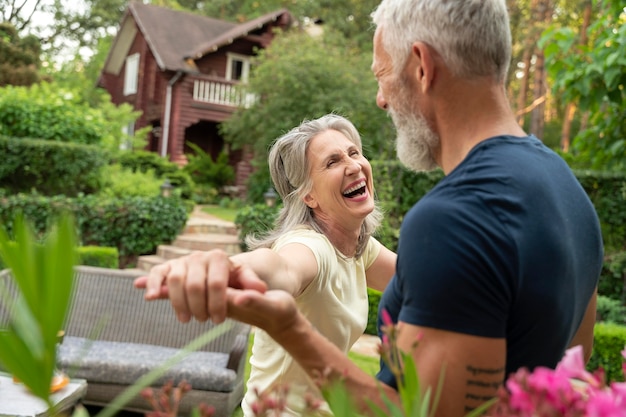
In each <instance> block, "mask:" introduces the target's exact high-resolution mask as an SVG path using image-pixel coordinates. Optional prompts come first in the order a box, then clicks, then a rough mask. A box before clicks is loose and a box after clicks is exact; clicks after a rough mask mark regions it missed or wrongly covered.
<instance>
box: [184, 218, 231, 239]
mask: <svg viewBox="0 0 626 417" xmlns="http://www.w3.org/2000/svg"><path fill="white" fill-rule="evenodd" d="M183 233H184V234H224V235H235V236H237V226H235V224H234V223H231V222H227V221H223V220H212V219H199V218H194V217H192V218H190V219H189V220H188V221H187V224H186V225H185V229H184V230H183Z"/></svg>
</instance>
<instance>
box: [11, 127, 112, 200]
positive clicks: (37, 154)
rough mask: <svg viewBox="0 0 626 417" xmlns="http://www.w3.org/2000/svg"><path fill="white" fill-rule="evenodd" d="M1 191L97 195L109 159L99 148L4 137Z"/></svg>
mask: <svg viewBox="0 0 626 417" xmlns="http://www.w3.org/2000/svg"><path fill="white" fill-rule="evenodd" d="M0 155H2V160H1V161H0V187H2V188H5V189H6V190H8V191H9V192H10V193H19V192H26V193H28V192H32V191H33V190H34V191H36V192H37V193H40V194H43V195H57V194H65V195H68V196H76V195H78V194H79V193H93V192H96V191H98V190H99V189H100V187H101V170H102V169H103V167H104V166H105V165H106V164H107V162H108V156H107V153H106V152H105V151H103V150H102V149H101V148H100V147H98V146H93V145H81V144H76V143H61V142H53V141H46V140H40V139H25V138H20V139H17V138H8V137H4V136H0Z"/></svg>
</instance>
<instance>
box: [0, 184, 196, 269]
mask: <svg viewBox="0 0 626 417" xmlns="http://www.w3.org/2000/svg"><path fill="white" fill-rule="evenodd" d="M63 210H67V211H70V212H71V213H73V215H74V218H75V221H76V224H77V230H78V233H79V238H80V242H81V244H82V245H84V246H89V245H93V246H108V247H115V248H117V250H118V251H119V255H120V262H119V265H120V267H125V266H127V265H129V264H131V263H132V262H133V261H134V260H135V259H136V257H137V256H139V255H145V254H151V253H154V252H155V250H156V248H157V246H158V245H159V244H162V243H168V242H171V241H172V240H174V239H175V238H176V236H178V234H179V233H180V232H181V231H182V230H183V228H184V226H185V223H186V221H187V207H186V205H185V203H184V201H182V200H180V199H178V198H163V197H160V196H157V197H153V198H145V197H128V198H123V199H113V198H107V199H102V198H98V197H97V196H93V195H89V196H81V197H78V198H67V197H62V196H57V197H51V198H46V197H38V196H32V195H16V196H10V197H4V198H0V224H3V225H4V227H5V228H6V229H7V231H8V232H9V233H11V232H12V225H13V219H14V218H15V215H16V214H17V213H18V212H22V213H23V214H24V217H25V218H26V219H28V220H29V221H30V222H31V223H32V224H33V227H34V229H35V231H36V232H38V233H43V231H45V230H47V229H48V225H49V224H51V221H52V220H53V219H54V218H55V217H56V216H57V215H58V214H59V213H60V212H61V211H63Z"/></svg>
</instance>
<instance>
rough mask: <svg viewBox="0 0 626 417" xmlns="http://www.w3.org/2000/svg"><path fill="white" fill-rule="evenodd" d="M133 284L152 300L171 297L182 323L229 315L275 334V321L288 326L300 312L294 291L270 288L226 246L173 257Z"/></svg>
mask: <svg viewBox="0 0 626 417" xmlns="http://www.w3.org/2000/svg"><path fill="white" fill-rule="evenodd" d="M134 285H135V287H136V288H139V289H145V294H144V297H145V299H146V300H148V301H150V300H157V299H167V298H169V300H170V303H171V304H172V307H173V309H174V311H175V313H176V316H177V318H178V320H179V321H181V322H183V323H186V322H188V321H190V320H191V318H192V317H193V318H195V319H196V320H198V321H206V320H208V319H211V321H213V322H214V323H221V322H223V321H224V320H225V318H226V317H227V316H228V317H231V318H233V319H235V320H239V321H242V322H245V323H248V324H251V325H253V326H257V327H260V328H263V329H264V330H266V331H268V332H269V333H271V332H272V326H275V327H276V326H278V325H279V324H280V327H282V328H284V327H285V325H288V322H289V321H290V319H291V320H293V319H294V316H296V312H297V308H296V305H295V301H294V299H293V297H292V296H291V295H290V294H288V293H286V292H284V291H281V290H271V291H268V289H267V284H266V283H265V282H264V281H262V280H261V279H260V278H259V277H258V276H257V274H255V272H254V271H253V270H252V269H251V268H250V267H248V266H247V265H244V264H239V263H237V262H236V261H233V259H231V258H230V257H229V256H228V254H227V253H226V252H224V251H222V250H211V251H208V252H192V253H191V254H189V255H186V256H183V257H181V258H177V259H172V260H169V261H167V262H165V263H163V264H160V265H157V266H155V267H153V268H152V269H151V270H150V272H149V274H148V275H146V276H142V277H139V278H137V279H136V280H135V282H134ZM273 330H277V331H280V330H279V329H273Z"/></svg>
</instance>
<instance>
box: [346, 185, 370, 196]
mask: <svg viewBox="0 0 626 417" xmlns="http://www.w3.org/2000/svg"><path fill="white" fill-rule="evenodd" d="M366 191H367V190H366V188H365V181H361V182H360V183H358V184H355V185H353V186H352V187H350V188H348V189H347V190H346V191H344V192H343V196H344V197H347V198H354V197H356V196H359V195H363V194H365V192H366Z"/></svg>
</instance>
